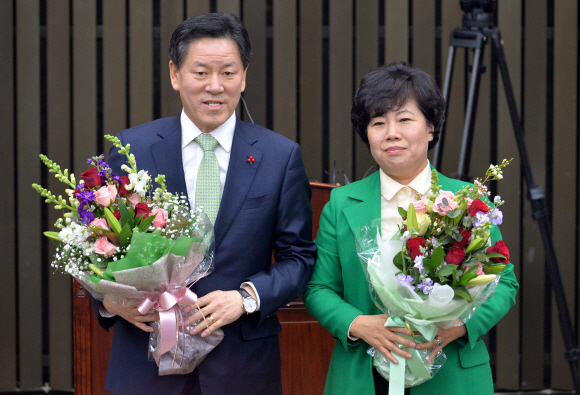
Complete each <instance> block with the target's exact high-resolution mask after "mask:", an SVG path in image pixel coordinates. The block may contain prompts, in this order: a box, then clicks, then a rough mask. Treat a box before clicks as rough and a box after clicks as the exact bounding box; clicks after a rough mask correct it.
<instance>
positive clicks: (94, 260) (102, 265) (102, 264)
mask: <svg viewBox="0 0 580 395" xmlns="http://www.w3.org/2000/svg"><path fill="white" fill-rule="evenodd" d="M89 259H90V260H91V262H92V263H93V266H96V267H98V268H99V269H105V268H106V267H107V264H108V263H109V260H108V259H107V258H105V257H104V256H102V255H96V254H93V255H91V256H89ZM98 259H101V261H100V262H99V261H98ZM91 270H93V269H91ZM93 271H94V270H93Z"/></svg>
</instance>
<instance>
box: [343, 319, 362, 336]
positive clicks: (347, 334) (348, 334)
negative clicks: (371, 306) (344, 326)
mask: <svg viewBox="0 0 580 395" xmlns="http://www.w3.org/2000/svg"><path fill="white" fill-rule="evenodd" d="M358 317H360V315H357V316H356V317H354V320H352V322H351V323H350V325H349V326H348V332H347V333H346V337H348V340H351V341H353V342H355V341H357V340H358V339H359V338H358V337H354V336H351V335H350V327H351V326H352V324H353V323H354V322H355V321H356V319H357V318H358Z"/></svg>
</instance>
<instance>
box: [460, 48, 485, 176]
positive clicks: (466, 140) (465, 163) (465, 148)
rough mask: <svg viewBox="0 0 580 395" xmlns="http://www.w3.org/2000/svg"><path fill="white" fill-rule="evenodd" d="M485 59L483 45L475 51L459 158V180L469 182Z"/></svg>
mask: <svg viewBox="0 0 580 395" xmlns="http://www.w3.org/2000/svg"><path fill="white" fill-rule="evenodd" d="M482 59H483V45H482V46H481V47H480V48H476V49H475V56H474V57H473V68H472V70H471V83H470V84H469V95H468V97H467V109H466V110H465V124H464V125H463V139H462V142H461V151H460V156H459V167H458V169H457V174H458V178H459V179H460V180H463V181H468V172H469V159H470V157H471V155H470V154H471V145H472V141H473V125H474V124H475V106H476V105H477V94H478V92H479V77H480V75H481V72H480V67H481V62H482Z"/></svg>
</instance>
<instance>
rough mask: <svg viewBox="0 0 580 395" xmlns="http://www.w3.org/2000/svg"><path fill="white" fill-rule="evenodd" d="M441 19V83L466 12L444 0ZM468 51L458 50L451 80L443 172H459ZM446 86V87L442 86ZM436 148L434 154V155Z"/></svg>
mask: <svg viewBox="0 0 580 395" xmlns="http://www.w3.org/2000/svg"><path fill="white" fill-rule="evenodd" d="M441 9H442V12H441V13H442V20H441V34H442V36H441V46H442V48H441V61H442V63H443V64H442V65H441V70H442V76H441V80H442V81H441V84H443V83H444V82H445V81H444V80H445V70H446V68H447V58H448V56H449V38H450V37H451V33H452V32H453V29H455V28H460V27H461V18H462V15H463V13H462V12H461V9H460V8H459V4H458V3H457V2H456V1H454V0H443V2H442V5H441ZM464 53H465V50H464V49H459V48H458V49H456V50H455V62H454V68H453V79H452V82H451V92H450V95H449V100H448V109H447V113H446V114H445V143H444V145H443V155H442V161H441V166H440V169H439V170H440V171H441V172H442V173H443V174H446V175H448V176H449V175H451V174H455V173H457V164H458V163H459V151H460V147H461V133H462V131H463V123H464V121H465V94H466V93H465V90H466V89H467V87H466V85H465V60H464V59H465V55H464ZM441 89H443V86H441ZM432 152H433V150H432V151H431V155H433V153H432Z"/></svg>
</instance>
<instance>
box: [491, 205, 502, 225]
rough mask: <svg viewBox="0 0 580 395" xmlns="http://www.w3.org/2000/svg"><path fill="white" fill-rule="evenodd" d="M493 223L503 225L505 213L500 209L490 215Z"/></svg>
mask: <svg viewBox="0 0 580 395" xmlns="http://www.w3.org/2000/svg"><path fill="white" fill-rule="evenodd" d="M489 218H490V220H491V223H492V224H494V225H501V223H502V222H503V213H502V212H501V211H500V210H499V209H497V208H496V209H494V210H493V211H492V212H491V214H490V215H489Z"/></svg>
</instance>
